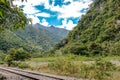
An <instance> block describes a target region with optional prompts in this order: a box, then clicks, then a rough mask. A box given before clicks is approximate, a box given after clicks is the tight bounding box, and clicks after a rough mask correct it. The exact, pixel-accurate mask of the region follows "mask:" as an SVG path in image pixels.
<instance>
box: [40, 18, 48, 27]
mask: <svg viewBox="0 0 120 80" xmlns="http://www.w3.org/2000/svg"><path fill="white" fill-rule="evenodd" d="M40 24H42V25H44V26H49V23H48V22H47V21H46V19H42V21H41V22H40Z"/></svg>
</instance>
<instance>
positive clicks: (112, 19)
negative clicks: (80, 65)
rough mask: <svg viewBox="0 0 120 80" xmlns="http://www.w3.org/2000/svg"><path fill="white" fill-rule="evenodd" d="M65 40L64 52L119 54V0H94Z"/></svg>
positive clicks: (62, 49)
mask: <svg viewBox="0 0 120 80" xmlns="http://www.w3.org/2000/svg"><path fill="white" fill-rule="evenodd" d="M66 40H67V42H66V43H63V42H62V41H61V42H60V43H59V45H60V44H62V46H64V47H62V48H61V51H62V52H63V53H65V54H66V53H74V54H80V55H89V56H92V55H97V54H99V55H108V54H117V55H118V54H120V1H119V0H94V1H93V3H92V4H91V5H90V8H89V10H88V11H87V13H86V14H85V15H83V16H82V18H81V19H80V20H79V22H78V24H77V26H76V27H75V28H74V29H73V30H72V31H71V32H70V33H69V35H68V37H67V39H66Z"/></svg>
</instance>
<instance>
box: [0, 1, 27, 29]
mask: <svg viewBox="0 0 120 80" xmlns="http://www.w3.org/2000/svg"><path fill="white" fill-rule="evenodd" d="M10 4H11V3H10V2H9V1H8V0H0V30H4V29H9V30H15V29H19V28H24V27H25V25H26V24H27V23H28V22H27V18H26V17H25V16H24V14H23V12H22V10H21V9H20V8H19V7H16V6H14V7H13V6H11V5H10Z"/></svg>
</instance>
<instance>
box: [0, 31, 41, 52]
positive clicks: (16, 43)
mask: <svg viewBox="0 0 120 80" xmlns="http://www.w3.org/2000/svg"><path fill="white" fill-rule="evenodd" d="M10 48H23V49H24V50H26V51H29V52H35V51H40V50H41V51H42V47H40V46H39V48H37V47H34V46H33V45H31V44H28V43H26V42H25V41H24V40H23V39H21V38H19V37H18V36H17V35H16V34H14V33H13V32H11V31H8V30H5V31H3V32H1V33H0V50H2V51H4V52H7V51H8V50H9V49H10Z"/></svg>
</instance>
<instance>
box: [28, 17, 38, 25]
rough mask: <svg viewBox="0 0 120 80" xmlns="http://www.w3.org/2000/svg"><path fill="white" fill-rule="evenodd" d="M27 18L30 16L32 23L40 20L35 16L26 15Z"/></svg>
mask: <svg viewBox="0 0 120 80" xmlns="http://www.w3.org/2000/svg"><path fill="white" fill-rule="evenodd" d="M27 18H31V19H32V23H33V24H36V23H40V20H39V18H38V17H37V16H34V15H27Z"/></svg>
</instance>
